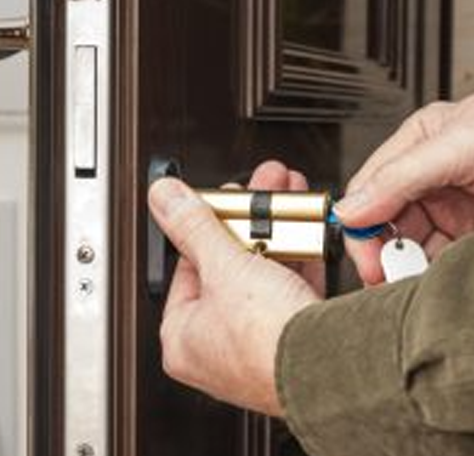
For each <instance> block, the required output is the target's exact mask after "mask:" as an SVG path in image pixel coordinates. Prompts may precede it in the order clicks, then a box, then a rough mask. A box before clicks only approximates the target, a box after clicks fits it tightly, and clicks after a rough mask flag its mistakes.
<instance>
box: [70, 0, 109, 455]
mask: <svg viewBox="0 0 474 456" xmlns="http://www.w3.org/2000/svg"><path fill="white" fill-rule="evenodd" d="M65 14H66V25H67V26H66V47H65V53H66V93H65V98H66V138H65V149H66V208H65V225H66V240H65V246H66V253H65V256H66V257H65V278H66V287H65V297H64V319H65V330H64V334H65V336H64V337H65V342H64V356H65V359H64V362H65V368H64V444H63V451H62V453H61V454H64V455H65V456H78V455H90V456H101V455H109V454H111V453H110V451H111V448H110V441H109V435H110V427H109V423H110V417H109V410H110V388H109V381H110V373H109V368H110V360H109V356H110V342H109V341H110V333H109V328H110V315H111V313H110V312H111V310H110V308H111V302H110V293H109V280H110V263H109V262H110V240H109V233H110V227H109V213H110V211H109V208H110V194H109V189H110V166H109V163H110V140H109V138H110V93H111V85H110V81H111V71H110V62H111V58H110V55H111V53H110V47H111V44H112V42H111V33H110V17H111V2H110V0H101V1H92V0H84V1H77V0H68V1H67V2H66V11H65Z"/></svg>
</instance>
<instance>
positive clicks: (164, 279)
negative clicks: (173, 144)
mask: <svg viewBox="0 0 474 456" xmlns="http://www.w3.org/2000/svg"><path fill="white" fill-rule="evenodd" d="M180 175H181V172H180V166H179V163H178V162H177V161H176V160H174V159H169V158H162V157H157V156H155V157H152V159H151V162H150V165H149V168H148V187H149V186H150V185H151V184H152V183H153V182H155V181H156V180H157V179H161V178H163V177H167V176H174V177H180ZM147 247H148V249H147V252H148V264H147V281H148V291H149V293H150V295H151V296H153V297H156V296H163V295H164V294H165V293H166V292H167V289H168V285H169V282H170V280H171V277H172V275H173V271H174V266H175V264H176V260H177V257H178V255H177V253H176V250H175V249H174V248H173V246H172V245H171V243H170V242H169V241H168V240H167V239H166V237H165V235H164V234H163V233H162V231H161V230H160V228H159V227H158V226H157V225H156V223H155V222H154V220H153V219H152V217H151V215H150V214H149V215H148V246H147Z"/></svg>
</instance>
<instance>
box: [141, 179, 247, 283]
mask: <svg viewBox="0 0 474 456" xmlns="http://www.w3.org/2000/svg"><path fill="white" fill-rule="evenodd" d="M148 201H149V206H150V210H151V212H152V214H153V217H154V219H155V221H156V222H157V223H158V224H159V225H160V228H161V229H162V230H163V232H164V233H165V235H166V236H167V237H168V238H169V239H170V241H171V242H172V243H173V244H174V246H175V247H176V248H177V250H178V251H179V252H180V253H181V254H182V255H183V256H184V257H186V258H187V259H188V260H189V261H190V262H191V263H192V264H193V265H194V266H195V267H196V268H197V269H198V271H199V272H200V273H201V274H206V271H212V270H214V271H215V270H216V268H218V267H219V264H222V265H223V264H224V262H225V261H227V260H229V259H231V258H233V257H235V256H236V255H238V254H241V253H242V247H241V246H240V245H239V244H238V243H237V241H236V240H235V239H234V238H232V237H231V235H230V234H229V233H228V232H227V231H226V229H225V228H224V226H223V225H222V223H221V222H219V220H218V219H217V218H216V216H215V214H214V213H213V211H212V209H211V208H210V207H209V205H208V204H206V203H205V202H204V201H203V200H202V199H201V198H200V197H199V196H198V195H197V194H196V193H195V192H194V191H193V190H191V188H189V187H188V186H187V185H185V184H184V183H183V182H182V181H180V180H178V179H174V178H163V179H159V180H158V181H156V182H155V183H153V185H152V186H151V187H150V190H149V194H148Z"/></svg>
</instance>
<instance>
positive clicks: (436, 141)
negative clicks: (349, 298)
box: [335, 96, 474, 284]
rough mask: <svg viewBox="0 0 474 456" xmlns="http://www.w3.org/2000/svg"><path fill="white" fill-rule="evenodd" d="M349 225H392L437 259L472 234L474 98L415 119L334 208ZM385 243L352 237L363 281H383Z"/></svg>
mask: <svg viewBox="0 0 474 456" xmlns="http://www.w3.org/2000/svg"><path fill="white" fill-rule="evenodd" d="M335 210H336V213H337V215H338V216H339V218H340V219H341V220H342V222H343V223H344V224H345V225H348V226H352V227H361V226H369V225H373V224H378V223H384V222H388V221H392V222H393V223H394V224H395V225H396V227H397V228H398V229H399V230H400V232H401V234H402V235H403V236H406V237H410V238H412V239H415V240H416V241H418V242H419V243H420V244H422V245H423V247H424V249H425V251H426V253H427V255H428V256H429V257H431V258H433V257H435V256H436V255H437V254H438V253H439V252H440V251H441V250H442V249H443V248H444V247H445V246H446V245H447V244H449V243H450V242H452V241H454V240H456V239H457V238H459V237H460V236H462V235H464V234H466V233H469V232H471V231H473V229H474V96H471V97H469V98H466V99H465V100H463V101H461V102H459V103H444V102H443V103H442V102H439V103H434V104H432V105H429V106H428V107H426V108H424V109H421V110H420V111H418V112H417V113H415V114H414V115H413V116H412V117H410V118H409V119H408V120H407V121H406V122H405V123H404V124H403V125H402V126H401V128H400V129H399V130H398V131H397V132H396V133H395V134H394V135H393V136H392V137H391V138H390V139H389V140H388V141H387V142H385V143H384V144H383V145H382V146H381V147H380V148H379V149H378V150H377V151H376V152H375V153H374V154H373V155H372V156H371V157H370V158H369V159H368V161H367V162H366V163H365V165H364V166H363V167H362V168H361V170H360V171H359V172H358V173H357V174H356V175H355V176H354V177H353V179H352V180H351V181H350V183H349V185H348V188H347V193H346V196H345V197H344V198H343V199H342V200H341V201H340V202H339V203H338V204H337V205H336V208H335ZM381 246H382V242H381V241H380V240H379V239H374V240H371V241H366V242H358V241H354V240H350V239H348V240H347V241H346V247H347V250H348V253H349V255H350V256H351V257H352V258H353V259H354V261H355V263H356V266H357V268H358V271H359V274H360V276H361V278H362V280H363V281H364V282H365V283H368V284H375V283H379V282H381V281H383V280H384V279H383V272H382V269H381V266H380V249H381Z"/></svg>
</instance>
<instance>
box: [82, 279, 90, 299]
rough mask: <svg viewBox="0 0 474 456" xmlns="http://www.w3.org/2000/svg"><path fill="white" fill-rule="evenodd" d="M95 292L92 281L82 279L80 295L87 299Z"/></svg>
mask: <svg viewBox="0 0 474 456" xmlns="http://www.w3.org/2000/svg"><path fill="white" fill-rule="evenodd" d="M93 291H94V282H92V280H91V279H81V280H80V281H79V293H80V294H81V295H82V296H84V297H86V296H89V295H90V294H92V292H93Z"/></svg>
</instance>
